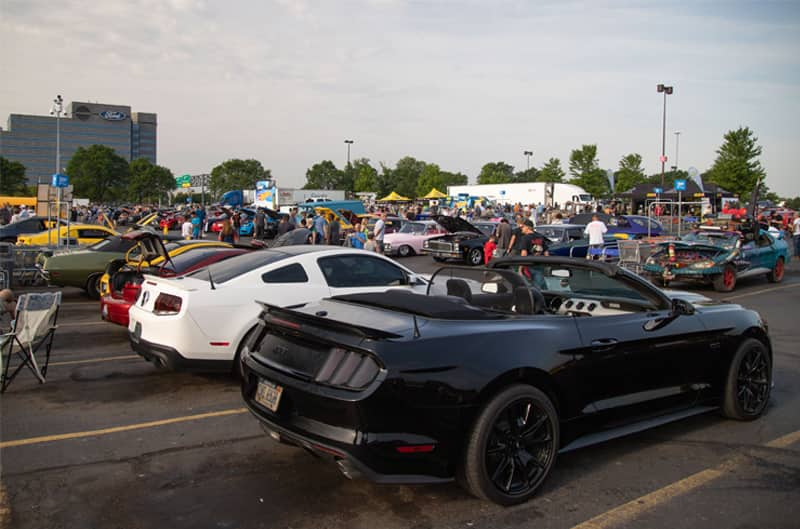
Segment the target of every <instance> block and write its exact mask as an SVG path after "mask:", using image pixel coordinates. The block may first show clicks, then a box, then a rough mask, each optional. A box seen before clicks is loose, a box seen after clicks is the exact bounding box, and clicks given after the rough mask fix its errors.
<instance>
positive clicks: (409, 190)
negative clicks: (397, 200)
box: [390, 156, 428, 198]
mask: <svg viewBox="0 0 800 529" xmlns="http://www.w3.org/2000/svg"><path fill="white" fill-rule="evenodd" d="M427 165H428V164H426V163H425V162H423V161H422V160H417V159H416V158H413V157H411V156H405V157H403V158H400V159H399V160H397V165H395V167H394V170H392V178H393V179H394V186H393V190H394V191H397V192H398V193H400V194H401V195H403V196H407V197H409V198H410V197H413V196H414V195H415V194H416V192H417V182H419V177H420V175H422V171H424V170H425V167H427ZM390 191H391V190H390Z"/></svg>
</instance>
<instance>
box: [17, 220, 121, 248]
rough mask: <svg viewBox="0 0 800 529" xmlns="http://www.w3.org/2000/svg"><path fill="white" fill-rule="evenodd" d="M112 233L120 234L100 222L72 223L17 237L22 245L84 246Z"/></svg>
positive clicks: (18, 242)
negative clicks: (99, 223) (58, 244)
mask: <svg viewBox="0 0 800 529" xmlns="http://www.w3.org/2000/svg"><path fill="white" fill-rule="evenodd" d="M111 235H119V233H117V232H116V231H114V230H112V229H111V228H107V227H105V226H100V225H98V224H78V223H75V224H70V225H69V226H61V227H60V228H52V229H50V230H45V231H42V232H39V233H32V234H31V233H28V234H24V235H19V236H18V237H17V244H18V245H21V246H48V245H55V244H57V243H60V244H62V245H66V244H67V242H69V245H70V246H83V245H87V244H94V243H96V242H100V241H102V240H103V239H105V238H106V237H110V236H111Z"/></svg>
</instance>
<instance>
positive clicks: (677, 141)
mask: <svg viewBox="0 0 800 529" xmlns="http://www.w3.org/2000/svg"><path fill="white" fill-rule="evenodd" d="M680 139H681V131H679V130H676V131H675V165H673V166H672V170H673V171H675V172H676V173H677V172H678V146H679V145H680Z"/></svg>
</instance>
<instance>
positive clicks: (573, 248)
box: [547, 235, 619, 261]
mask: <svg viewBox="0 0 800 529" xmlns="http://www.w3.org/2000/svg"><path fill="white" fill-rule="evenodd" d="M618 241H619V239H618V238H617V237H615V236H613V235H606V236H604V237H603V247H602V248H600V249H599V250H594V249H592V250H591V251H592V256H593V257H596V258H598V259H601V260H604V261H616V260H617V259H619V248H618V246H617V242H618ZM588 251H589V239H577V240H572V241H570V242H562V243H559V244H553V245H552V246H550V248H548V249H547V252H548V253H549V254H550V255H557V256H560V257H586V253H587V252H588Z"/></svg>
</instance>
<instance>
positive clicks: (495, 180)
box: [478, 162, 514, 184]
mask: <svg viewBox="0 0 800 529" xmlns="http://www.w3.org/2000/svg"><path fill="white" fill-rule="evenodd" d="M513 181H514V166H513V165H508V164H507V163H505V162H489V163H487V164H486V165H484V166H483V167H482V168H481V174H479V175H478V183H479V184H507V183H510V182H513Z"/></svg>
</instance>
